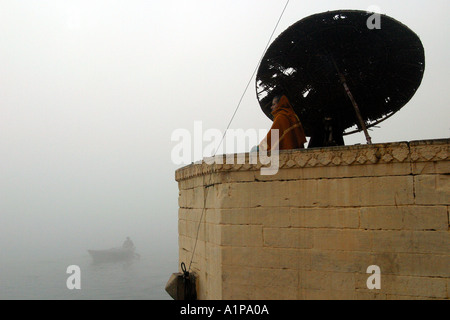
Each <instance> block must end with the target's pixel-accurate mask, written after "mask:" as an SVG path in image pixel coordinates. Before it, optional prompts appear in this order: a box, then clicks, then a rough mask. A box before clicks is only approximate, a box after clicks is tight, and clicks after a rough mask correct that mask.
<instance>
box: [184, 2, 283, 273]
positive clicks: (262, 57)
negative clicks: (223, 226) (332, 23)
mask: <svg viewBox="0 0 450 320" xmlns="http://www.w3.org/2000/svg"><path fill="white" fill-rule="evenodd" d="M289 1H290V0H287V1H286V4H285V6H284V8H283V11H282V12H281V15H280V17H279V18H278V21H277V24H276V25H275V28H274V29H273V31H272V34H271V35H270V38H269V41H268V42H267V45H266V47H265V48H264V51H263V54H262V55H261V58H260V59H259V61H258V64H257V66H256V68H255V70H254V71H253V73H252V76H251V77H250V80H249V81H248V83H247V86H246V87H245V90H244V92H243V93H242V95H241V98H240V99H239V102H238V105H237V107H236V109H235V110H234V113H233V116H232V117H231V120H230V122H229V123H228V126H227V129H226V130H225V133H224V135H223V136H222V140H220V143H219V146H218V147H217V150H216V151H215V152H214V156H213V157H215V156H216V154H217V152H218V150H219V149H220V146H221V145H222V143H223V140H224V139H225V136H226V134H227V131H228V129H230V126H231V123H232V122H233V120H234V118H235V116H236V114H237V112H238V110H239V108H240V106H241V104H242V100H243V99H244V96H245V94H246V93H247V91H248V88H249V86H250V83H251V82H252V80H253V77H254V76H255V74H256V72H257V71H258V68H259V65H260V64H261V61H262V60H263V59H264V55H265V54H266V51H267V49H268V48H269V46H270V43H271V42H272V38H273V36H274V34H275V32H276V30H277V28H278V25H279V24H280V21H281V19H282V18H283V16H284V13H285V11H286V8H287V7H288V5H289ZM209 178H210V180H209V183H208V185H207V187H206V188H205V192H204V198H203V209H202V214H201V216H200V220H199V222H198V227H197V235H196V238H195V244H194V248H193V250H192V257H191V261H190V263H189V269H188V272H190V271H191V265H192V262H193V261H194V254H195V250H196V248H197V242H198V236H199V233H200V226H201V224H202V220H203V216H204V214H205V211H206V199H207V196H208V188H209V187H211V185H210V184H211V179H212V174H211V175H210V177H209ZM203 185H204V186H205V176H203Z"/></svg>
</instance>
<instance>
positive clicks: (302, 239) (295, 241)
mask: <svg viewBox="0 0 450 320" xmlns="http://www.w3.org/2000/svg"><path fill="white" fill-rule="evenodd" d="M264 246H265V247H275V248H295V249H310V248H312V247H313V246H314V238H313V231H312V230H309V229H301V228H264Z"/></svg>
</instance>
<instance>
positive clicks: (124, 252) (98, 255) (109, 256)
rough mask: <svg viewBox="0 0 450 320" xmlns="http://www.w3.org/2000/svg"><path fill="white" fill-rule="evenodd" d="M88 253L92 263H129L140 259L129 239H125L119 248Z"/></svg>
mask: <svg viewBox="0 0 450 320" xmlns="http://www.w3.org/2000/svg"><path fill="white" fill-rule="evenodd" d="M88 252H89V254H90V255H91V257H92V259H93V261H94V263H105V262H119V261H130V260H133V259H137V258H140V255H139V254H138V253H136V252H135V246H134V244H133V242H132V241H131V239H130V238H129V237H127V239H126V240H125V242H124V243H123V245H122V247H121V248H111V249H106V250H88Z"/></svg>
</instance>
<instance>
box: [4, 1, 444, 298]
mask: <svg viewBox="0 0 450 320" xmlns="http://www.w3.org/2000/svg"><path fill="white" fill-rule="evenodd" d="M285 4H286V2H285V1H280V0H243V1H237V0H231V1H230V0H227V1H224V0H213V1H211V0H209V1H206V0H190V1H183V0H164V1H143V0H133V1H119V0H108V1H106V0H102V1H100V0H94V1H92V0H90V1H83V0H78V1H70V0H64V1H56V0H51V1H50V0H49V1H46V0H40V1H34V0H21V1H12V0H0V292H1V290H2V287H1V286H2V282H1V281H2V276H3V281H6V280H5V278H8V276H7V275H6V274H5V271H4V270H5V268H6V267H5V266H9V268H11V266H14V265H15V264H16V263H20V264H22V265H24V264H25V265H30V267H32V266H33V263H34V261H44V260H45V259H50V258H55V257H61V258H64V259H67V260H65V261H67V262H68V263H72V264H77V259H75V258H74V259H73V260H71V259H72V257H76V256H78V255H82V254H86V250H87V249H107V248H110V247H114V246H120V245H121V244H122V242H123V241H124V239H125V237H127V236H130V237H131V239H132V240H133V241H134V243H135V245H136V247H137V251H138V252H140V253H141V254H142V255H143V256H145V257H149V258H150V259H152V261H154V262H155V263H157V262H158V261H159V262H160V263H159V265H155V267H157V268H159V269H160V270H161V274H167V277H166V278H162V279H161V280H160V282H161V283H162V284H165V282H166V281H167V280H168V278H169V276H170V274H171V273H172V272H177V271H178V267H179V266H178V230H177V227H178V222H177V219H178V186H177V183H176V181H175V178H174V177H175V170H176V169H178V168H179V167H180V166H176V165H175V164H173V163H172V160H171V150H172V148H173V147H174V146H175V145H176V143H174V142H172V141H171V134H172V132H173V131H174V130H176V129H179V128H184V129H187V130H189V131H191V132H193V126H194V121H202V123H203V128H204V130H207V129H209V128H216V129H219V130H221V131H222V132H223V131H224V130H225V129H226V126H227V124H228V122H229V120H230V119H231V116H232V115H233V112H234V111H235V108H236V106H237V103H238V101H239V99H240V97H241V95H242V94H243V92H244V89H245V86H246V85H247V82H248V81H249V79H250V77H251V75H252V73H253V71H254V70H255V68H256V67H257V64H258V61H259V59H260V58H261V56H262V54H263V50H264V48H265V47H266V44H267V41H268V40H269V36H270V35H271V33H272V31H273V28H274V27H275V25H276V22H277V20H278V18H279V17H280V14H281V12H282V10H283V8H284V5H285ZM374 5H375V6H378V7H379V8H380V9H381V12H382V13H384V14H387V15H389V16H390V17H393V18H394V19H396V20H398V21H400V22H402V23H404V24H406V25H407V26H408V27H409V28H410V29H412V30H413V31H414V32H416V33H417V34H418V35H419V37H420V38H421V40H422V42H423V45H424V47H425V54H426V71H425V76H424V79H423V82H422V85H421V87H420V88H419V90H418V92H417V93H416V95H415V96H414V97H413V99H412V100H411V101H410V102H409V103H408V104H407V105H406V106H405V107H404V108H403V109H401V110H400V111H399V112H398V113H397V114H396V115H394V116H393V117H392V118H390V119H388V120H387V121H385V122H383V123H381V124H380V125H379V127H380V128H377V129H374V130H373V131H371V132H370V134H371V136H372V140H373V142H374V143H383V142H394V141H411V140H423V139H437V138H448V137H449V129H450V126H449V119H450V112H449V107H448V103H449V101H450V99H449V98H450V90H448V88H447V85H448V80H447V76H448V74H449V73H450V62H449V56H450V50H449V43H448V32H449V29H450V28H449V26H450V22H449V21H450V19H449V17H448V12H449V9H450V2H449V1H448V0H431V1H423V0H420V1H419V0H408V1H406V0H403V1H385V0H379V1H362V0H358V1H356V0H355V1H338V0H335V1H333V0H328V1H325V0H324V1H302V0H291V1H290V3H289V6H288V8H287V11H286V12H285V14H284V16H283V18H282V20H281V22H280V25H279V27H278V28H277V30H276V33H275V37H276V36H277V35H279V34H280V33H281V32H283V31H284V30H285V29H287V28H288V27H289V26H290V25H292V24H294V23H295V22H297V21H298V20H300V19H302V18H305V17H307V16H309V15H311V14H315V13H319V12H323V11H328V10H336V9H360V10H367V9H368V8H369V7H370V6H374ZM274 39H275V38H273V39H272V41H273V40H274ZM270 126H271V122H270V121H269V119H267V118H266V116H265V115H264V114H263V112H262V111H261V109H260V107H259V104H258V101H257V99H256V93H255V85H254V79H253V80H252V83H251V85H250V88H249V90H248V91H247V92H246V94H245V96H244V99H243V101H242V104H241V107H240V109H239V111H238V113H237V114H236V117H235V119H234V121H233V123H232V126H231V128H232V129H233V128H234V129H245V130H247V129H250V128H255V129H264V128H266V129H268V128H270ZM346 143H347V144H349V145H351V144H357V143H362V144H364V143H366V142H365V137H364V134H362V133H359V134H354V135H352V136H347V137H346ZM236 151H237V152H245V151H248V150H236ZM196 160H199V159H192V161H196ZM71 261H72V262H71ZM42 268H43V270H44V269H45V266H43V267H42ZM58 270H59V269H58ZM65 271H66V270H65V269H64V268H63V269H62V270H61V274H58V277H61V278H62V279H63V281H65V277H66V275H65ZM55 276H56V275H55ZM58 279H59V278H58ZM64 285H65V282H64ZM158 290H160V288H159V289H158ZM0 297H2V295H1V294H0Z"/></svg>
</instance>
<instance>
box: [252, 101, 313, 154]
mask: <svg viewBox="0 0 450 320" xmlns="http://www.w3.org/2000/svg"><path fill="white" fill-rule="evenodd" d="M271 110H272V115H273V124H272V127H271V128H270V131H269V133H268V134H267V136H266V137H265V138H264V139H263V141H262V142H261V143H260V145H259V148H258V149H262V150H268V151H269V150H271V149H272V148H278V150H290V149H303V148H304V144H305V143H306V141H307V140H306V135H305V132H304V130H303V126H302V124H301V122H300V119H299V118H298V116H297V114H296V113H295V111H294V109H293V108H292V105H291V104H290V102H289V100H288V98H287V97H286V96H285V95H282V96H276V97H275V98H273V100H272V106H271ZM274 129H278V130H279V131H278V133H279V136H278V141H274V142H273V145H272V130H274Z"/></svg>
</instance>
